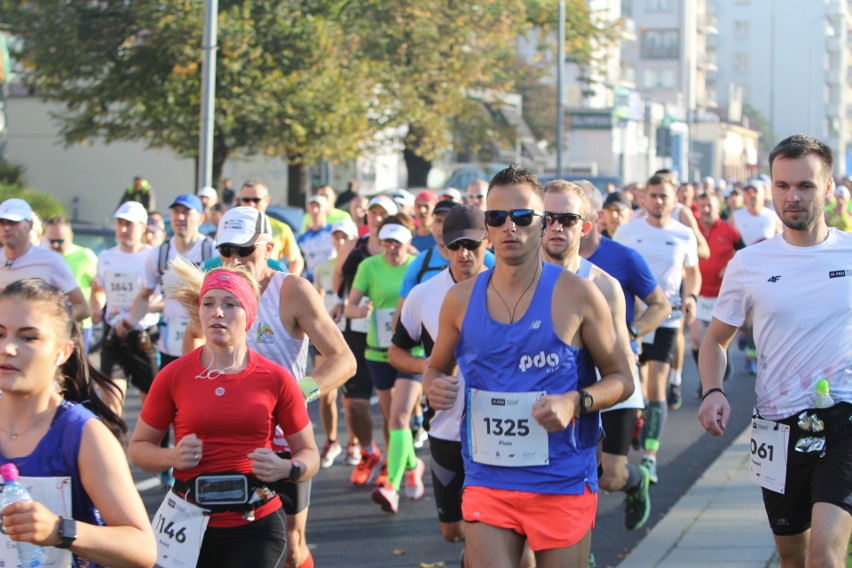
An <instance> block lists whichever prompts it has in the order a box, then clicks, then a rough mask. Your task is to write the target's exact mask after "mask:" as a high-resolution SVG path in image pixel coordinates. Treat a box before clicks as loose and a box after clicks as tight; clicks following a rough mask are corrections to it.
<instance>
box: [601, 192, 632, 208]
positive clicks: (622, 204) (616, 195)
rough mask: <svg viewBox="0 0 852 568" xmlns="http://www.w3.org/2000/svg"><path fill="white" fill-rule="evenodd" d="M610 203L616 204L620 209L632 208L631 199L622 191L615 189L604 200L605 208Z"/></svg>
mask: <svg viewBox="0 0 852 568" xmlns="http://www.w3.org/2000/svg"><path fill="white" fill-rule="evenodd" d="M610 205H615V206H616V207H618V208H619V209H630V201H629V200H628V199H627V197H626V196H625V195H624V194H623V193H621V192H620V191H615V192H613V193H610V194H609V195H607V196H606V199H604V202H603V208H604V209H607V208H609V206H610Z"/></svg>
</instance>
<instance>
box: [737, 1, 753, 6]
mask: <svg viewBox="0 0 852 568" xmlns="http://www.w3.org/2000/svg"><path fill="white" fill-rule="evenodd" d="M750 3H751V0H734V4H742V5H746V4H750Z"/></svg>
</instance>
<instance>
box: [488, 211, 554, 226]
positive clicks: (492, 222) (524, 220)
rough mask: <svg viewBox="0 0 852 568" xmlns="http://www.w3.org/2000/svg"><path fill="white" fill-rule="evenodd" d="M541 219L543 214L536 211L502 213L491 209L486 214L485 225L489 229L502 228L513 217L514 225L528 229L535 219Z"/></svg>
mask: <svg viewBox="0 0 852 568" xmlns="http://www.w3.org/2000/svg"><path fill="white" fill-rule="evenodd" d="M536 215H537V216H539V217H541V216H542V215H543V213H542V212H541V211H536V210H535V209H512V210H511V211H501V210H500V209H490V210H488V211H486V212H485V224H486V225H488V226H489V227H502V226H503V224H504V223H506V219H507V218H509V217H511V218H512V223H514V224H515V225H517V226H519V227H527V226H529V225H530V224H532V222H533V217H535V216H536Z"/></svg>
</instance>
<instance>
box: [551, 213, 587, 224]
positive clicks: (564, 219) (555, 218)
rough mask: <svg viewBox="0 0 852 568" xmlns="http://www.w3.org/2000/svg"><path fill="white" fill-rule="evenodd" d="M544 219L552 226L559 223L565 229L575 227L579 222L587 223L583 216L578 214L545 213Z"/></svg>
mask: <svg viewBox="0 0 852 568" xmlns="http://www.w3.org/2000/svg"><path fill="white" fill-rule="evenodd" d="M544 218H545V219H547V222H548V223H549V224H551V225H552V224H553V223H559V224H560V225H562V226H563V227H573V226H574V225H576V224H577V221H585V219H584V218H583V217H582V215H577V214H576V213H551V212H550V211H545V213H544Z"/></svg>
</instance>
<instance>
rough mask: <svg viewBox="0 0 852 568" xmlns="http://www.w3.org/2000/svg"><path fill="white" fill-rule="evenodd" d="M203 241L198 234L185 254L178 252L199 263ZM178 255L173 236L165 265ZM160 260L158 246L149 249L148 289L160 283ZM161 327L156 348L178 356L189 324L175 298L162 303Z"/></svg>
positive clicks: (146, 277)
mask: <svg viewBox="0 0 852 568" xmlns="http://www.w3.org/2000/svg"><path fill="white" fill-rule="evenodd" d="M203 243H204V238H203V237H201V236H200V235H199V237H198V239H197V240H196V241H195V244H194V245H192V248H191V249H189V251H187V252H186V254H180V256H182V257H183V258H185V259H186V260H188V261H190V262H195V263H197V264H200V263H201V261H202V260H203V259H202V255H201V251H202V246H203ZM178 255H179V253H178V250H177V245H175V239H174V237H172V238H171V242H170V244H169V256H168V257H167V258H166V261H167V262H166V266H168V264H169V263H171V261H173V260H174V259H175V258H177V257H178ZM159 261H160V247H155V248H153V249H151V254H149V255H148V257H147V258H146V259H145V288H147V289H148V290H154V289H156V287H157V285H159V283H160V271H159V270H158V267H157V264H158V263H159ZM162 319H163V329H162V330H161V332H160V339H159V341H157V349H159V350H160V352H161V353H165V354H166V355H171V356H172V357H180V356H181V355H182V354H183V353H182V351H183V347H182V345H183V334H184V332H185V331H186V326H187V325H188V324H189V315H188V314H187V313H186V311H185V310H184V309H183V307H181V305H180V304H179V303H178V302H177V300H169V299H168V298H167V299H166V301H165V302H164V303H163V316H162Z"/></svg>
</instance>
